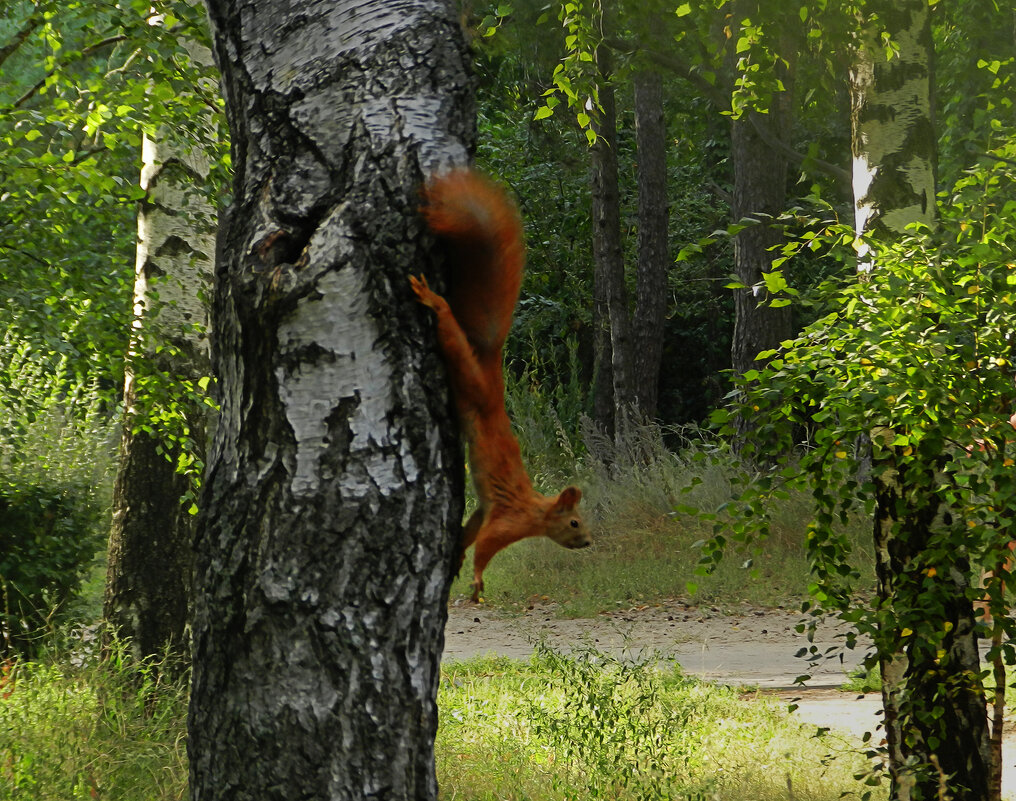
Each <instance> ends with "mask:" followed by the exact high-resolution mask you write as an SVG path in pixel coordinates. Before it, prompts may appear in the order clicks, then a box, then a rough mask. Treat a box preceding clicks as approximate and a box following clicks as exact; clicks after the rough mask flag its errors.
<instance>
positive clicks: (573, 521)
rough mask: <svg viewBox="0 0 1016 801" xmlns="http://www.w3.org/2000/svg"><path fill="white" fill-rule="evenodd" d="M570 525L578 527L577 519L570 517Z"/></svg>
mask: <svg viewBox="0 0 1016 801" xmlns="http://www.w3.org/2000/svg"><path fill="white" fill-rule="evenodd" d="M571 527H572V528H578V527H579V521H578V520H576V519H575V518H572V521H571Z"/></svg>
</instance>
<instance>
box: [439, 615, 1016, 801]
mask: <svg viewBox="0 0 1016 801" xmlns="http://www.w3.org/2000/svg"><path fill="white" fill-rule="evenodd" d="M802 619H803V618H802V615H801V614H800V613H799V612H796V611H789V610H781V609H776V610H773V609H757V608H752V607H749V606H744V607H740V608H734V609H723V610H721V609H719V608H716V607H692V606H686V605H684V604H682V603H679V602H673V603H668V604H663V605H659V606H647V607H637V608H631V609H618V610H617V611H615V612H612V613H610V614H603V615H600V616H598V617H596V618H592V619H578V620H568V619H562V618H558V617H557V616H556V610H555V608H554V607H553V606H534V607H531V608H530V609H529V610H528V611H526V612H525V614H523V615H521V616H517V617H505V616H503V615H501V614H500V613H498V612H496V611H493V610H491V609H489V608H486V607H484V606H482V605H479V606H478V605H475V604H469V603H465V602H462V603H459V604H457V605H453V606H452V607H450V609H449V614H448V624H447V626H446V627H445V650H444V657H443V658H444V659H445V660H449V661H450V660H462V659H468V658H470V657H474V656H483V655H488V654H499V655H504V656H511V657H515V658H525V657H527V656H529V654H531V653H532V651H533V647H534V644H535V643H536V642H538V641H539V640H541V639H543V640H545V641H546V642H547V643H548V644H549V645H552V646H554V647H555V648H558V649H565V650H567V649H570V648H574V647H581V646H582V645H584V644H586V645H592V646H593V647H595V648H597V649H598V650H601V651H608V652H611V653H615V654H620V653H623V652H628V653H631V654H634V655H639V654H643V655H649V654H656V655H658V656H659V657H661V658H664V659H675V660H677V662H678V663H679V664H680V665H681V667H682V668H683V669H684V671H685V672H686V673H688V674H690V675H694V676H698V677H700V678H703V679H706V680H709V681H715V682H719V683H722V684H729V685H735V686H745V687H757V688H759V689H760V690H761V691H763V692H766V693H772V694H774V695H776V696H778V697H779V698H781V699H783V700H786V701H787V702H788V703H790V702H793V703H795V704H797V706H798V708H797V709H796V710H795V712H794V714H795V715H796V716H797V717H798V718H800V720H801V721H802V722H804V723H809V724H812V725H815V726H821V727H828V728H831V729H834V730H837V731H840V732H842V733H844V734H848V735H852V736H853V737H857V738H860V737H862V736H863V735H864V733H865V732H867V731H870V732H872V735H873V737H874V738H875V739H876V741H877V740H881V739H882V738H881V732H880V730H879V729H878V719H879V713H880V712H881V708H882V699H881V695H880V694H878V693H871V694H868V695H857V694H854V693H844V692H841V691H840V690H838V689H837V688H838V687H840V685H842V684H843V682H844V680H845V679H846V674H847V672H848V671H850V670H852V669H853V668H855V667H857V666H858V665H859V664H860V662H861V660H862V659H863V657H864V654H865V651H866V643H862V644H861V645H860V646H859V647H858V648H857V649H855V650H852V651H851V650H846V649H844V648H843V647H842V646H843V639H842V637H843V634H844V633H845V632H846V631H847V628H846V627H845V626H843V625H842V624H838V623H836V622H835V621H830V620H827V621H821V622H820V624H819V626H818V629H817V631H816V634H815V637H814V640H813V642H809V641H808V638H807V636H806V635H805V634H802V633H799V632H798V631H797V630H796V628H797V625H798V624H799V623H800V622H801V621H802ZM812 645H814V646H816V647H817V653H818V654H819V655H821V656H822V657H823V658H820V659H818V660H816V661H814V662H811V663H809V660H808V659H806V658H802V657H799V656H797V655H796V654H798V652H799V651H801V650H802V649H805V650H807V649H810V648H811V646H812ZM804 674H809V675H810V676H811V678H810V679H809V680H808V681H807V682H806V684H805V685H804V687H803V688H802V687H801V686H800V685H797V684H795V679H796V678H797V677H798V676H801V675H804ZM1003 760H1004V767H1003V786H1004V787H1005V788H1006V791H1005V796H1006V797H1007V798H1012V797H1014V784H1016V738H1014V737H1013V736H1012V734H1011V727H1009V731H1007V736H1006V738H1005V743H1004V747H1003Z"/></svg>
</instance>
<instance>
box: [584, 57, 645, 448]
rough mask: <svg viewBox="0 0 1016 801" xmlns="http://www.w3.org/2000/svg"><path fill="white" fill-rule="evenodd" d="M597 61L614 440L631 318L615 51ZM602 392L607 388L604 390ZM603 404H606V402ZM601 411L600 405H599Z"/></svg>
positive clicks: (623, 402) (627, 404)
mask: <svg viewBox="0 0 1016 801" xmlns="http://www.w3.org/2000/svg"><path fill="white" fill-rule="evenodd" d="M596 60H597V66H598V69H599V73H600V76H601V81H600V85H599V96H600V105H601V107H602V111H601V112H600V114H599V115H598V119H597V121H596V123H595V131H596V143H595V144H594V145H593V146H592V149H591V150H592V168H591V171H590V175H591V180H592V192H591V194H592V215H593V262H594V272H593V296H594V298H595V302H596V303H597V304H599V305H600V308H601V309H605V310H606V319H604V317H603V313H602V311H601V312H600V313H599V314H598V315H594V322H595V323H596V324H597V326H598V329H599V331H601V332H602V330H603V329H604V327H605V326H609V328H608V330H609V348H606V347H603V344H602V342H603V340H602V334H598V335H599V336H601V340H600V341H601V345H600V347H599V352H598V353H597V354H596V357H597V359H598V371H597V372H598V374H599V375H606V374H607V368H606V364H607V361H606V360H607V359H608V358H609V375H610V379H611V389H612V404H611V408H610V412H609V417H605V419H597V421H596V422H597V423H599V424H600V426H601V427H602V428H603V429H604V430H605V431H607V432H608V433H610V434H612V435H614V436H621V435H622V432H623V428H624V425H623V423H624V419H625V417H626V415H628V414H629V413H630V411H631V408H632V402H633V401H634V394H633V391H632V390H633V383H632V347H631V319H630V316H629V311H628V292H627V290H626V288H625V284H624V252H623V250H622V248H621V198H620V191H619V189H618V174H617V112H616V110H615V105H614V87H613V84H612V83H611V71H612V67H611V55H610V49H609V48H608V47H606V46H602V45H601V46H600V47H599V48H597V51H596ZM601 392H602V389H601ZM601 404H602V400H601ZM597 408H598V409H599V405H597Z"/></svg>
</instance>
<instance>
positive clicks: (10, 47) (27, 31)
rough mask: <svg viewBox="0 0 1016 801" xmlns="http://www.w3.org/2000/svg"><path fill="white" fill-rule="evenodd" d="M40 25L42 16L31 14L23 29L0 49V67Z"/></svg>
mask: <svg viewBox="0 0 1016 801" xmlns="http://www.w3.org/2000/svg"><path fill="white" fill-rule="evenodd" d="M40 25H42V15H41V14H33V15H32V16H30V17H29V18H28V19H27V20H26V21H25V27H24V28H22V29H21V30H20V31H18V32H17V33H16V34H14V38H13V39H11V41H10V42H8V43H7V44H5V45H4V46H3V47H0V65H2V64H3V63H4V62H5V61H6V60H7V59H8V58H9V57H10V56H11V54H12V53H14V52H15V51H16V50H17V49H18V48H19V47H21V45H23V44H24V43H25V41H26V40H27V39H28V37H29V36H31V35H32V31H34V30H35V29H36V28H38V27H39V26H40Z"/></svg>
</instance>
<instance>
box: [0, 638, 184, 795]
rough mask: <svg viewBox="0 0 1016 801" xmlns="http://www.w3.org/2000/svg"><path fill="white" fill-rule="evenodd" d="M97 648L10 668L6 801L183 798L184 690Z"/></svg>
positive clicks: (0, 724)
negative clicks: (102, 654) (98, 652)
mask: <svg viewBox="0 0 1016 801" xmlns="http://www.w3.org/2000/svg"><path fill="white" fill-rule="evenodd" d="M155 667H156V666H154V665H152V664H145V665H139V664H137V663H132V662H131V661H130V659H129V657H128V656H127V655H126V653H125V651H124V650H121V649H116V650H114V652H113V653H112V654H110V655H109V657H108V658H107V659H103V660H100V659H99V658H98V656H97V655H96V654H95V643H94V641H93V642H91V643H85V644H79V646H78V647H77V648H76V649H75V650H74V651H71V652H69V653H65V654H63V655H62V656H60V657H56V656H50V657H49V658H46V659H42V660H40V661H36V662H20V663H8V665H7V666H6V668H5V670H4V673H3V678H2V679H0V682H2V684H0V800H2V801H8V800H9V801H16V800H18V801H20V800H21V799H33V801H71V799H79V798H80V799H91V798H102V799H109V801H139V800H140V799H144V800H145V801H176V799H182V798H184V797H185V796H186V783H187V761H186V748H185V745H184V744H185V720H186V691H185V689H184V687H183V686H182V684H180V683H167V682H165V681H163V680H162V679H160V678H159V675H160V674H159V671H158V670H156V669H155Z"/></svg>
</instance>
